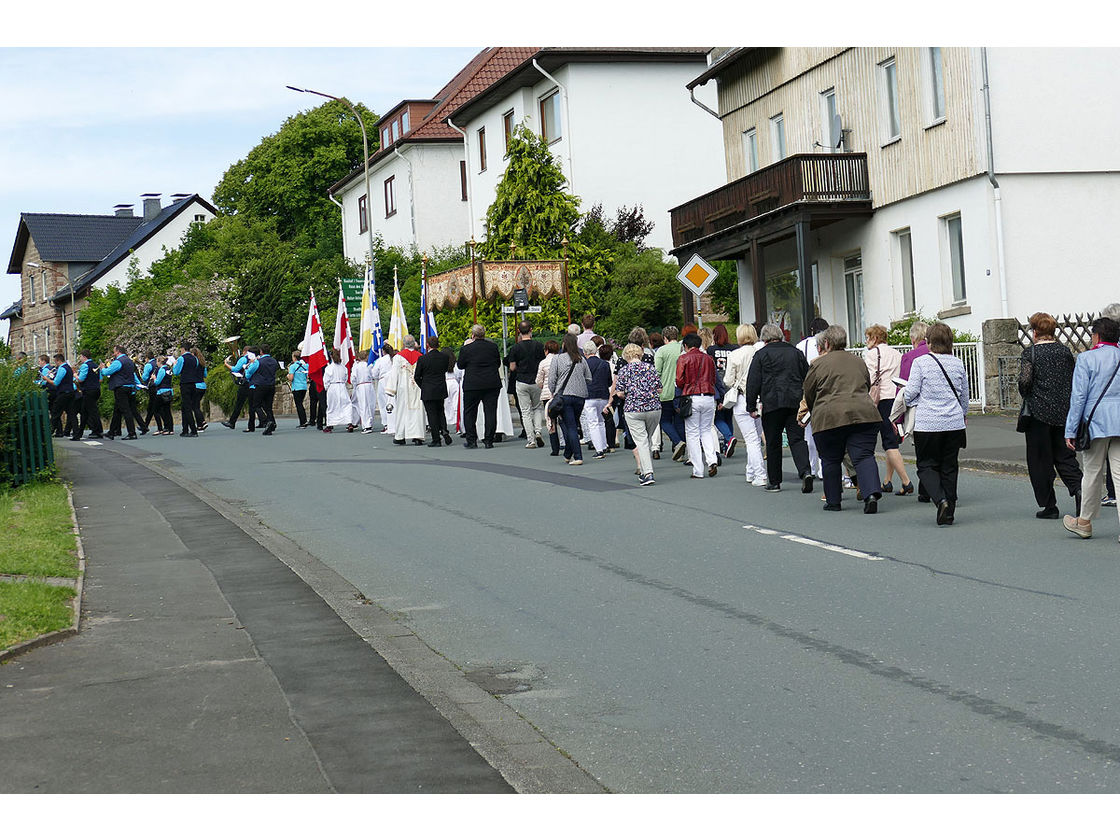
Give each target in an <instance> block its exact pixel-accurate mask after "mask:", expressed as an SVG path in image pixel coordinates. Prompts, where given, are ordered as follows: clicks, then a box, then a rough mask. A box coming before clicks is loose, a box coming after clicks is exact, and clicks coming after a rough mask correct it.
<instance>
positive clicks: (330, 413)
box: [323, 348, 358, 432]
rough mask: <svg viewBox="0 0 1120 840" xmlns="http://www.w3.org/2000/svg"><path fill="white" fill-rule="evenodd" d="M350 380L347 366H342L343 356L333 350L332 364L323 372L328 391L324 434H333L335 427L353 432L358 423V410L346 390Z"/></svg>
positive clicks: (324, 383)
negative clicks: (344, 427)
mask: <svg viewBox="0 0 1120 840" xmlns="http://www.w3.org/2000/svg"><path fill="white" fill-rule="evenodd" d="M349 378H350V376H349V373H348V372H347V370H346V365H344V364H342V355H341V354H340V353H339V352H338V350H337V349H334V348H332V349H331V363H330V364H329V365H327V369H326V370H325V371H323V385H324V387H326V389H327V425H326V427H325V428H324V429H323V431H324V432H333V431H334V427H335V426H346V428H347V431H353V430H354V426H355V425H356V424H357V422H358V409H357V408H356V407H355V406H354V402H353V400H351V399H350V392H349V391H348V390H347V389H346V381H347V380H348V379H349Z"/></svg>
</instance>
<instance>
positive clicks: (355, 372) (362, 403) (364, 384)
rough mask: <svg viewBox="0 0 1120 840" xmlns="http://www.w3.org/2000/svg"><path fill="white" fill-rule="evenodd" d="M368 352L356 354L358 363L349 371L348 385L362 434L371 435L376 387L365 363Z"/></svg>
mask: <svg viewBox="0 0 1120 840" xmlns="http://www.w3.org/2000/svg"><path fill="white" fill-rule="evenodd" d="M368 359H369V351H368V350H362V351H361V352H359V353H358V361H356V362H355V363H354V367H353V368H351V370H350V383H351V384H352V385H353V386H354V402H355V404H357V406H358V417H359V422H360V423H361V426H362V434H363V435H368V434H372V433H373V412H374V409H375V408H376V407H377V386H376V385H374V384H373V368H372V367H371V366H370V365H369V364H368V363H367V360H368Z"/></svg>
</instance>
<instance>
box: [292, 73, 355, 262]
mask: <svg viewBox="0 0 1120 840" xmlns="http://www.w3.org/2000/svg"><path fill="white" fill-rule="evenodd" d="M285 87H286V88H288V90H294V91H295V92H296V93H310V94H314V95H315V96H321V97H323V98H324V99H333V100H334V101H335V102H341V103H342V104H343V105H345V106H346V107H347V108H349V109H350V113H352V114H353V115H354V118H355V119H357V121H358V126H359V127H360V128H361V129H362V165H363V168H364V169H365V176H366V239H367V244H368V246H369V260H370V265H371V266H372V265H373V214H372V213H371V212H370V208H371V207H372V205H373V193H372V192H371V191H370V182H369V137H368V136H367V135H366V124H365V123H364V122H363V121H362V115H361V114H359V113H358V109H357V108H355V107H354V106H353V105H352V104H351V103H350V100H349V99H347V98H346V97H345V96H331V94H329V93H322V92H320V91H317V90H309V89H307V88H298V87H294V86H293V85H285ZM343 236H344V238H345V231H343Z"/></svg>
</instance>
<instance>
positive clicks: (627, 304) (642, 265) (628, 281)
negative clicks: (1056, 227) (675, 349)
mask: <svg viewBox="0 0 1120 840" xmlns="http://www.w3.org/2000/svg"><path fill="white" fill-rule="evenodd" d="M676 274H677V266H676V263H675V262H671V261H670V262H667V261H666V260H665V259H664V255H663V254H662V252H661V250H660V249H659V248H649V249H647V250H644V251H639V250H638V248H637V247H636V246H635V245H634V244H633V243H630V242H627V243H624V244H623V245H621V246H620V247H619V250H618V255H617V257H616V259H615V262H614V270H613V271H612V272H611V278H610V280H611V282H610V289H609V290H608V291H607V293H606V295H605V297H604V300H603V305H602V307H601V309H602V312H604V313H605V314H604V315H603V316H602V317H600V318H599V319H598V321H597V322H596V324H595V328H596V330H597V331H599V332H600V333H602V334H603V335H604V336H609V337H611V338H614V339H617V340H619V341H623V340H625V338H626V336H627V334H628V333H629V332H630V330H631V329H633V328H634V327H635V326H643V327H646V328H647V329H650V330H660V329H661V327H663V326H664V325H666V324H679V323H680V321H681V293H680V288H681V285H680V283H678V282H677V279H676Z"/></svg>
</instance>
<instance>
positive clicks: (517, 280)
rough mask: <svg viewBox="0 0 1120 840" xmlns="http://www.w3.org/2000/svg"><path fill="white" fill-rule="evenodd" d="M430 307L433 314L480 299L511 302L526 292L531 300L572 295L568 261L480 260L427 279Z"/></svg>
mask: <svg viewBox="0 0 1120 840" xmlns="http://www.w3.org/2000/svg"><path fill="white" fill-rule="evenodd" d="M427 283H428V306H429V307H431V308H432V309H433V310H436V309H443V308H444V307H448V306H458V305H459V304H460V303H463V302H465V301H470V302H471V303H472V304H473V303H474V302H475V301H476V300H477V299H478V298H482V299H483V300H494V299H495V298H501V299H503V300H509V299H510V298H512V297H513V292H514V290H515V289H519V288H524V289H525V291H526V292H528V294H529V297H530V299H532V298H536V299H537V300H545V299H546V298H550V297H555V296H557V295H563V296H565V297H566V296H567V294H568V264H567V261H566V260H506V261H490V260H479V261H476V262H473V263H471V264H470V265H462V266H459V267H458V268H453V269H451V270H450V271H443V272H440V273H439V274H433V275H431V276H430V277H428V278H427ZM569 320H571V318H570V316H569Z"/></svg>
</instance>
